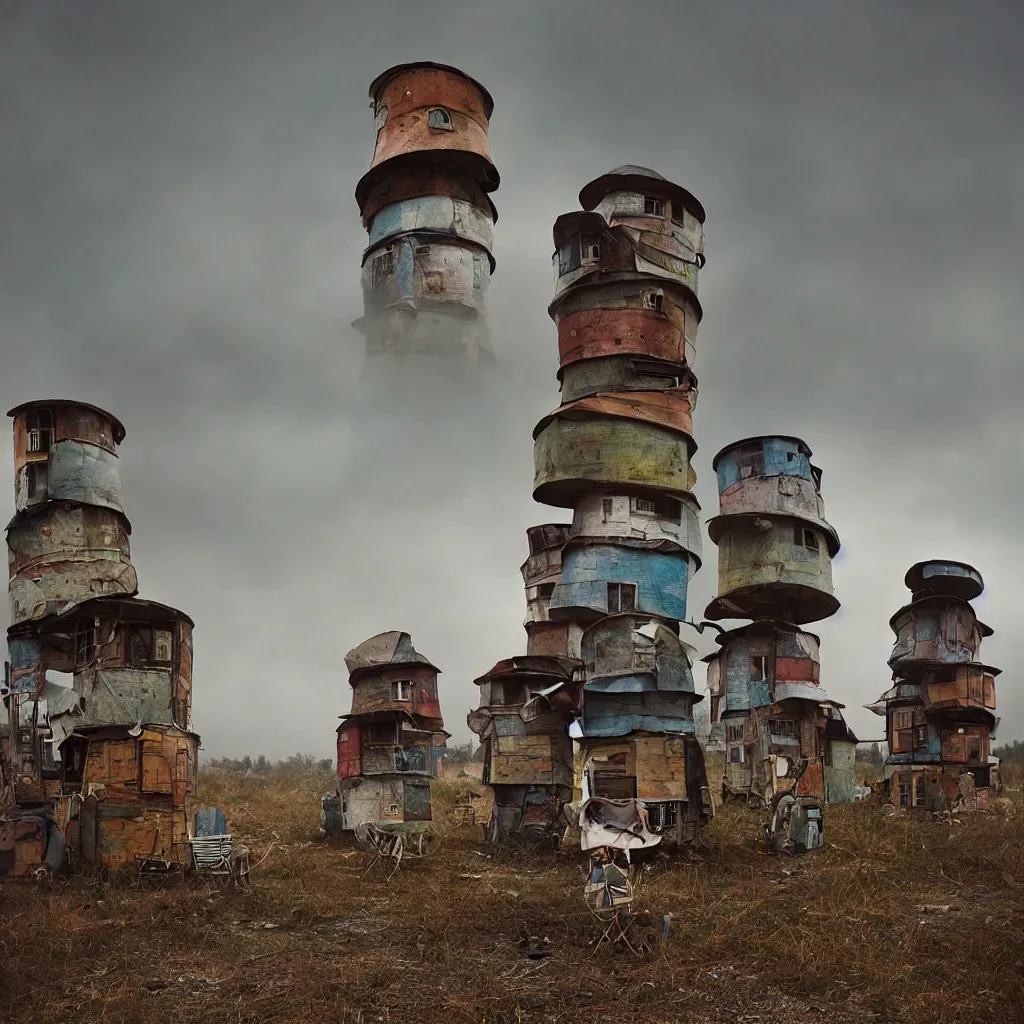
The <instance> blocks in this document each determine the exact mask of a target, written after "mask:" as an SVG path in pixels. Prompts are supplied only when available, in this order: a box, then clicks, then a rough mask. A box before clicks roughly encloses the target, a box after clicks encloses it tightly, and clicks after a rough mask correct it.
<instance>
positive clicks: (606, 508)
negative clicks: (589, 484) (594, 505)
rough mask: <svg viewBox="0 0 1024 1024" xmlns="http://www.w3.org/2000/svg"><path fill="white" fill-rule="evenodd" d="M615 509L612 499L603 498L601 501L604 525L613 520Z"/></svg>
mask: <svg viewBox="0 0 1024 1024" xmlns="http://www.w3.org/2000/svg"><path fill="white" fill-rule="evenodd" d="M613 507H614V506H613V504H612V499H611V498H602V499H601V522H602V523H607V522H608V520H609V519H611V517H612V509H613Z"/></svg>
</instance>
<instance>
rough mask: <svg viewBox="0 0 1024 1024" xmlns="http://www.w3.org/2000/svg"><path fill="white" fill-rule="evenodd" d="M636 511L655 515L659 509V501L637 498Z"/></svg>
mask: <svg viewBox="0 0 1024 1024" xmlns="http://www.w3.org/2000/svg"><path fill="white" fill-rule="evenodd" d="M636 511H637V512H645V513H647V514H648V515H654V514H655V513H656V512H657V511H658V503H657V502H656V501H653V500H652V499H651V498H637V499H636Z"/></svg>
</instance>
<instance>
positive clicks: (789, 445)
mask: <svg viewBox="0 0 1024 1024" xmlns="http://www.w3.org/2000/svg"><path fill="white" fill-rule="evenodd" d="M761 450H762V456H763V458H764V471H763V473H759V474H756V475H759V476H798V477H802V478H803V479H804V480H811V479H813V477H812V475H811V461H810V459H808V457H807V456H806V455H804V454H803V453H802V452H801V451H800V447H799V445H797V444H796V442H795V441H790V440H789V439H788V438H784V437H766V438H764V439H763V443H762V449H761ZM748 461H749V455H748V456H747V457H746V458H744V451H743V449H739V450H737V451H735V452H729V453H728V454H727V455H723V456H722V458H721V460H720V461H719V463H718V492H719V494H721V492H722V491H724V490H726V489H728V488H729V487H731V486H732V485H733V484H734V483H736V482H737V481H738V480H739V479H740V463H741V462H743V463H747V462H748Z"/></svg>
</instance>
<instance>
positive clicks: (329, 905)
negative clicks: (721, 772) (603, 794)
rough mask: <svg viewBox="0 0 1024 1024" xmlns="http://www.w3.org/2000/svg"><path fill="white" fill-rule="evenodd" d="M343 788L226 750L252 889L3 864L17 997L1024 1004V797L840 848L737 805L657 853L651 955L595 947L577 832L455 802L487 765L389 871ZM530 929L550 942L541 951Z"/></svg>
mask: <svg viewBox="0 0 1024 1024" xmlns="http://www.w3.org/2000/svg"><path fill="white" fill-rule="evenodd" d="M331 785H332V776H331V773H330V772H325V771H322V770H309V771H305V772H300V773H293V774H288V775H280V776H278V775H271V776H262V777H256V776H244V775H239V774H237V773H234V774H231V773H218V772H216V771H207V772H204V773H203V775H202V777H201V800H202V802H204V803H216V804H219V805H221V806H223V807H225V809H226V811H227V816H228V822H229V827H230V828H231V829H232V831H233V832H234V833H235V834H236V835H237V836H239V837H240V839H241V840H242V841H244V842H245V843H246V844H247V845H249V846H250V848H251V849H252V851H253V861H254V862H256V861H259V860H261V858H264V859H263V860H262V863H261V866H260V868H259V869H258V870H257V871H256V872H255V873H254V875H253V879H252V885H251V888H250V889H249V890H248V891H245V890H239V889H233V888H226V887H221V886H220V885H218V884H215V883H211V882H207V881H200V880H189V881H187V882H184V883H182V884H178V885H175V886H169V887H166V888H153V887H144V886H143V885H141V884H140V883H134V884H132V883H117V884H115V883H112V882H104V881H102V880H100V879H99V878H98V877H96V876H88V875H79V876H77V877H74V878H71V879H67V880H55V881H51V882H47V883H42V884H37V883H33V882H26V881H18V882H14V881H5V882H0V1020H4V1021H10V1022H12V1024H18V1022H22V1021H24V1022H28V1021H31V1022H32V1024H50V1022H53V1024H57V1022H65V1021H75V1022H89V1021H100V1020H102V1021H104V1022H106V1024H115V1022H120V1021H125V1022H127V1021H129V1020H130V1021H132V1022H133V1024H149V1022H158V1021H159V1022H165V1021H166V1022H179V1021H180V1022H185V1021H190V1022H191V1021H203V1022H211V1024H216V1022H222V1021H223V1022H228V1021H231V1022H239V1021H246V1022H248V1021H251V1022H257V1021H258V1022H261V1024H262V1022H292V1021H295V1022H298V1021H310V1020H323V1021H352V1022H357V1021H358V1022H360V1024H375V1022H376V1021H387V1022H389V1024H403V1022H406V1021H409V1022H412V1021H416V1022H417V1024H419V1022H423V1021H432V1020H446V1021H453V1022H466V1024H469V1022H474V1024H475V1022H480V1021H485V1020H486V1021H487V1022H488V1024H497V1022H504V1021H508V1022H513V1021H514V1022H523V1021H556V1022H564V1024H574V1022H582V1021H588V1022H590V1021H595V1020H603V1019H609V1020H611V1019H614V1020H615V1021H617V1022H622V1024H628V1022H639V1021H644V1022H648V1021H694V1022H702V1021H733V1020H737V1019H744V1017H746V1019H747V1020H771V1021H773V1022H774V1024H786V1022H790V1021H792V1022H800V1024H803V1022H805V1021H807V1022H809V1021H812V1020H813V1021H820V1020H822V1019H829V1020H833V1021H875V1022H880V1021H885V1022H899V1024H924V1022H931V1021H940V1020H941V1021H943V1022H945V1024H973V1022H981V1021H986V1022H989V1021H999V1022H1002V1021H1007V1022H1009V1021H1014V1020H1019V1019H1021V1006H1022V1005H1024V985H1022V978H1024V962H1022V960H1024V804H1022V803H1021V801H1020V797H1019V795H1016V796H1015V797H1014V800H1015V807H1016V812H1017V813H1016V814H1015V815H1014V816H1012V817H1004V816H999V815H994V814H979V815H974V816H967V815H965V816H963V817H962V818H961V819H960V820H959V822H953V823H941V822H938V821H935V820H933V819H930V818H920V817H917V816H914V815H899V814H895V815H890V814H887V813H886V812H885V811H884V810H883V809H882V808H879V807H870V806H866V805H854V806H849V807H837V808H829V809H828V811H827V813H826V843H827V845H826V848H825V849H824V850H822V851H819V852H818V853H816V854H812V855H810V856H807V857H803V858H788V859H786V858H777V857H767V856H765V855H763V854H762V853H761V852H760V851H759V848H758V842H757V840H758V836H759V830H760V825H761V821H762V816H761V815H759V814H757V813H755V812H751V811H747V810H745V809H742V808H738V807H736V806H733V805H727V806H725V807H722V808H720V809H719V813H718V814H717V816H716V818H715V820H714V821H713V822H712V824H711V826H710V828H709V830H708V833H707V839H708V845H709V849H708V851H707V852H705V853H704V854H702V855H700V856H696V857H689V858H684V857H674V858H655V860H654V861H653V862H652V864H651V867H650V868H649V869H648V870H646V871H645V872H644V874H643V885H642V895H641V899H642V901H643V903H644V905H645V906H646V907H647V908H649V909H651V910H655V911H657V912H659V913H671V914H672V915H673V931H672V936H671V938H670V939H669V941H668V943H667V944H666V945H665V946H664V947H663V949H662V952H661V954H660V955H659V956H657V957H654V958H648V959H637V958H635V957H632V956H630V955H628V953H627V954H622V953H620V952H618V951H615V952H611V951H606V949H605V948H602V950H601V951H600V952H598V953H597V954H596V955H595V954H594V953H593V947H592V943H593V941H594V939H595V938H596V935H595V933H594V929H593V925H592V922H591V920H590V916H589V913H588V912H587V910H586V908H585V906H584V904H583V900H582V879H581V866H582V858H581V856H580V854H579V853H578V852H576V851H571V850H569V851H562V852H561V853H557V854H551V855H547V854H546V855H544V856H543V857H542V858H538V859H536V860H534V859H531V858H529V857H514V858H503V857H500V856H499V857H495V856H493V855H492V853H493V851H491V850H489V849H488V848H487V847H486V846H485V845H484V844H483V843H482V841H481V836H480V830H479V828H478V827H476V826H472V825H462V826H457V825H456V824H455V823H454V822H453V821H452V820H451V814H452V810H453V808H454V806H455V803H456V802H457V801H458V800H459V798H460V797H463V796H465V794H466V793H468V792H470V791H475V792H481V787H480V786H479V785H478V784H474V783H471V782H468V781H464V780H452V781H447V780H445V781H439V782H438V783H437V784H436V789H435V800H434V806H435V816H436V818H437V819H438V825H439V829H440V831H442V833H443V834H444V835H445V839H444V842H443V845H442V847H441V849H440V850H439V851H438V853H437V854H435V855H434V857H433V858H431V859H430V860H428V861H426V862H421V863H417V864H415V865H410V866H408V867H407V868H403V869H402V870H401V871H400V872H399V873H398V875H397V876H396V877H395V878H394V880H393V881H392V882H390V883H385V882H384V881H383V880H382V879H381V878H380V877H378V876H375V875H373V874H371V875H366V876H364V875H363V874H362V872H363V870H364V869H365V866H366V863H367V855H365V854H363V853H362V852H360V851H358V850H356V849H354V848H353V847H351V846H350V845H347V844H345V843H343V842H340V841H337V840H326V839H325V838H323V837H322V836H321V835H320V833H319V829H318V824H319V798H320V795H321V794H322V793H324V792H327V791H328V790H329V789H330V787H331ZM486 806H487V804H486V797H485V798H484V799H483V800H481V807H482V811H483V812H484V813H485V812H486ZM530 936H539V937H541V938H544V939H547V940H548V943H549V944H550V949H551V956H550V957H547V958H543V959H539V960H531V959H529V958H527V957H525V956H524V954H523V951H522V950H523V948H524V940H527V939H529V937H530ZM823 1014H824V1015H825V1016H824V1017H823Z"/></svg>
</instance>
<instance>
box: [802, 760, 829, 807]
mask: <svg viewBox="0 0 1024 1024" xmlns="http://www.w3.org/2000/svg"><path fill="white" fill-rule="evenodd" d="M796 793H797V796H816V797H818V799H820V800H824V799H825V772H824V769H823V768H822V764H821V761H820V760H818V758H811V760H810V761H808V762H807V768H806V769H805V770H804V773H803V774H802V775H801V776H800V778H799V779H798V780H797V784H796Z"/></svg>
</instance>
